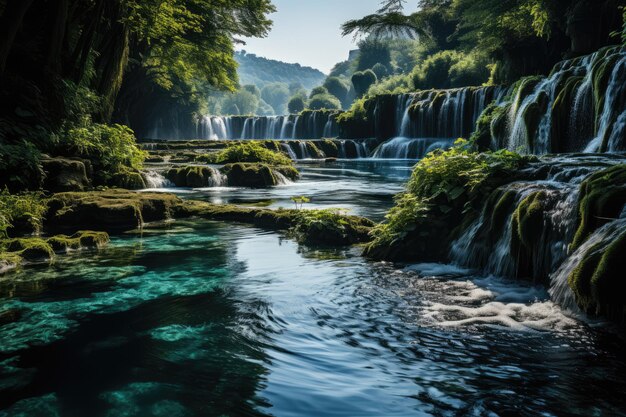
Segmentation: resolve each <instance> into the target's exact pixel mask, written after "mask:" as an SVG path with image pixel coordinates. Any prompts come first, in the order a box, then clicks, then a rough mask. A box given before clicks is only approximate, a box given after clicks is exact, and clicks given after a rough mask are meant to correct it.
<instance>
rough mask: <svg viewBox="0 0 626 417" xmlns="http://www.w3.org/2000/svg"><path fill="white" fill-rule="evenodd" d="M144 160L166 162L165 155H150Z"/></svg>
mask: <svg viewBox="0 0 626 417" xmlns="http://www.w3.org/2000/svg"><path fill="white" fill-rule="evenodd" d="M144 162H146V163H148V164H160V163H163V162H165V157H164V156H160V155H150V156H149V157H147V158H146V159H145V161H144Z"/></svg>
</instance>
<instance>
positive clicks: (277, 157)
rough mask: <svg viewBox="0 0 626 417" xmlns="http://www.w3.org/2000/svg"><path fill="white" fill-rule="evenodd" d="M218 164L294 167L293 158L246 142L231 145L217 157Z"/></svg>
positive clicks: (258, 143)
mask: <svg viewBox="0 0 626 417" xmlns="http://www.w3.org/2000/svg"><path fill="white" fill-rule="evenodd" d="M214 162H215V163H217V164H232V163H237V162H250V163H264V164H268V165H274V166H279V165H293V161H292V160H291V158H289V157H288V156H286V155H285V154H283V153H281V152H276V151H271V150H269V149H267V148H266V147H265V146H263V144H262V143H260V142H257V141H245V142H237V143H232V144H229V145H228V147H227V148H226V149H224V150H222V151H220V152H219V153H218V154H217V155H216V156H215V161H214Z"/></svg>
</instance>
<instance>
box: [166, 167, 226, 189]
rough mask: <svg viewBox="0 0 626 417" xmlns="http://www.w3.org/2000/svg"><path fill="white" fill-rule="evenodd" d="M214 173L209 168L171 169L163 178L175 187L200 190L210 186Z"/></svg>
mask: <svg viewBox="0 0 626 417" xmlns="http://www.w3.org/2000/svg"><path fill="white" fill-rule="evenodd" d="M214 175H215V171H214V170H213V169H211V168H209V167H203V166H187V167H181V168H171V169H170V170H169V171H167V173H166V174H165V177H166V178H167V179H168V180H170V181H171V182H172V183H174V185H175V186H177V187H191V188H200V187H207V186H209V185H211V183H212V181H211V180H212V179H213V176H214Z"/></svg>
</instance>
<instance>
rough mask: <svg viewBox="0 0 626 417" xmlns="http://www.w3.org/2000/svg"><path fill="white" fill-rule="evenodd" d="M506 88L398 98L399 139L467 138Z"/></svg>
mask: <svg viewBox="0 0 626 417" xmlns="http://www.w3.org/2000/svg"><path fill="white" fill-rule="evenodd" d="M505 93H506V89H505V88H503V87H466V88H458V89H452V90H429V91H420V92H417V93H412V94H403V95H399V96H397V99H396V100H397V103H396V114H395V119H396V136H398V137H407V138H445V139H447V138H467V137H469V136H470V135H471V134H472V132H474V130H475V129H476V121H477V120H478V118H479V117H480V115H481V113H482V112H483V111H484V110H485V108H486V107H487V106H488V105H489V104H490V103H491V102H493V101H494V100H495V101H500V100H502V98H503V97H504V95H505Z"/></svg>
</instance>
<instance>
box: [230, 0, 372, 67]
mask: <svg viewBox="0 0 626 417" xmlns="http://www.w3.org/2000/svg"><path fill="white" fill-rule="evenodd" d="M273 3H274V5H275V6H276V8H277V12H276V13H274V14H272V15H271V19H272V20H273V21H274V26H273V27H272V32H271V33H270V35H269V36H268V37H267V38H263V39H246V42H247V45H243V46H239V47H238V49H245V50H246V51H247V52H251V53H254V54H256V55H258V56H262V57H266V58H270V59H277V60H280V61H284V62H290V63H296V62H297V63H299V64H302V65H304V66H308V67H313V68H318V69H320V70H322V71H323V72H324V73H326V74H327V73H328V72H330V70H331V68H332V67H333V66H334V65H335V64H336V63H337V62H340V61H345V60H346V59H347V58H348V52H349V51H350V50H351V49H354V48H355V47H356V45H355V43H354V40H353V38H352V36H347V37H342V36H341V29H340V26H341V24H342V23H343V22H345V21H346V20H349V19H355V18H360V17H363V16H365V15H367V14H371V13H373V12H375V11H376V10H378V8H379V6H380V3H381V0H273Z"/></svg>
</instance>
